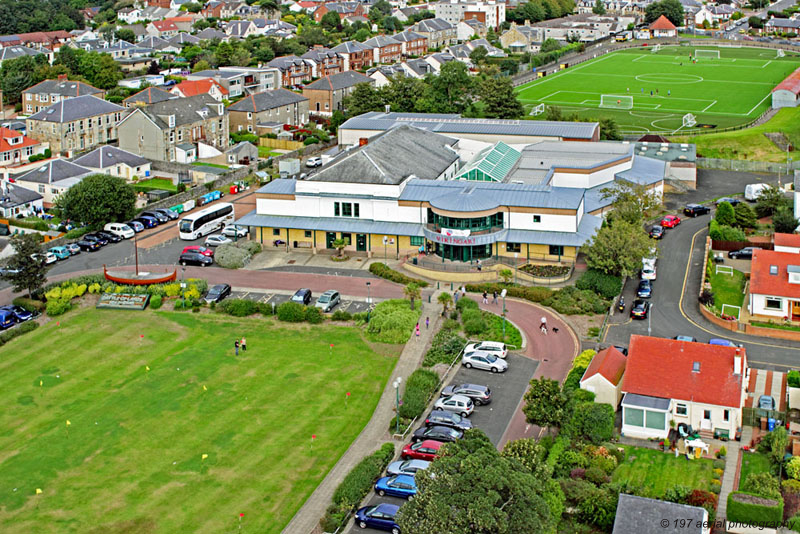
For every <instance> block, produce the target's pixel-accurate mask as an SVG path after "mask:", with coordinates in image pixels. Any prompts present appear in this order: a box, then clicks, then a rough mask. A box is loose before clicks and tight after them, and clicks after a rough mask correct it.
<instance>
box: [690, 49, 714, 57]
mask: <svg viewBox="0 0 800 534" xmlns="http://www.w3.org/2000/svg"><path fill="white" fill-rule="evenodd" d="M694 57H695V59H700V58H709V59H719V50H695V51H694Z"/></svg>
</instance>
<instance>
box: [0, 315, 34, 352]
mask: <svg viewBox="0 0 800 534" xmlns="http://www.w3.org/2000/svg"><path fill="white" fill-rule="evenodd" d="M37 328H39V323H37V322H36V321H26V322H24V323H22V324H21V325H19V326H17V327H16V328H12V329H11V330H6V331H5V332H3V333H2V334H0V347H2V346H3V345H5V344H6V343H8V342H9V341H11V340H12V339H14V338H15V337H17V336H21V335H22V334H27V333H28V332H32V331H34V330H36V329H37Z"/></svg>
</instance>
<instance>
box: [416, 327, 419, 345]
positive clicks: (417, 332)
mask: <svg viewBox="0 0 800 534" xmlns="http://www.w3.org/2000/svg"><path fill="white" fill-rule="evenodd" d="M416 334H417V341H419V323H417V329H416Z"/></svg>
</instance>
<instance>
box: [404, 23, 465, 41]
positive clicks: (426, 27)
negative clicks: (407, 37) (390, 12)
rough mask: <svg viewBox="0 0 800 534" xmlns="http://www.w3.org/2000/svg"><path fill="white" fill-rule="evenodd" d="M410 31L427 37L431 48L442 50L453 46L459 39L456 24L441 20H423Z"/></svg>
mask: <svg viewBox="0 0 800 534" xmlns="http://www.w3.org/2000/svg"><path fill="white" fill-rule="evenodd" d="M410 29H411V30H413V31H414V32H416V33H418V34H420V35H424V36H425V37H427V38H428V47H429V48H441V47H443V46H447V45H449V44H453V43H455V42H456V39H457V38H458V33H457V32H456V26H455V24H451V23H449V22H447V21H446V20H444V19H440V18H433V19H425V20H421V21H419V22H417V23H416V24H415V25H414V26H412V27H411V28H410Z"/></svg>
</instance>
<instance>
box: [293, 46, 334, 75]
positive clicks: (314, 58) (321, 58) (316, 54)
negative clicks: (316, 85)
mask: <svg viewBox="0 0 800 534" xmlns="http://www.w3.org/2000/svg"><path fill="white" fill-rule="evenodd" d="M300 59H303V60H305V61H310V62H311V76H312V77H313V78H322V77H323V76H330V75H332V74H339V73H340V72H342V71H343V70H344V58H343V57H342V56H341V55H339V54H338V53H337V52H334V51H333V50H331V49H330V48H325V47H323V46H319V45H317V46H315V47H314V48H312V49H311V50H309V51H308V52H306V53H305V54H303V55H302V56H300Z"/></svg>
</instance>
